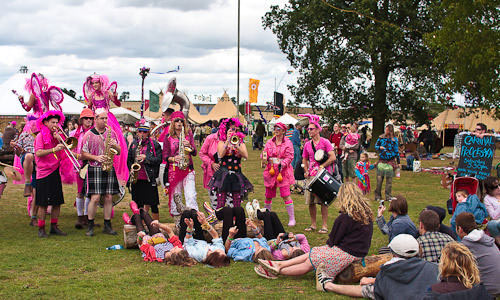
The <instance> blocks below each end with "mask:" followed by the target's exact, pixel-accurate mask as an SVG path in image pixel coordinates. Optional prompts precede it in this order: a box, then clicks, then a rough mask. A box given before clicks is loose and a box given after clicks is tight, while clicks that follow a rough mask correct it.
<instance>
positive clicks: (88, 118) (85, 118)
mask: <svg viewBox="0 0 500 300" xmlns="http://www.w3.org/2000/svg"><path fill="white" fill-rule="evenodd" d="M82 119H84V120H93V119H94V118H92V117H83V118H82Z"/></svg>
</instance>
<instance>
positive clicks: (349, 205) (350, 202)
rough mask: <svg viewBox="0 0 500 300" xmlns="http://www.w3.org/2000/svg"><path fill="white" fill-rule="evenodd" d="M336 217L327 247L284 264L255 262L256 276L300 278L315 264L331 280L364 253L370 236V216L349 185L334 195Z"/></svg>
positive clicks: (358, 193)
mask: <svg viewBox="0 0 500 300" xmlns="http://www.w3.org/2000/svg"><path fill="white" fill-rule="evenodd" d="M337 204H338V205H339V210H340V214H339V216H338V217H337V219H336V220H335V223H334V224H333V227H332V230H331V232H330V235H329V238H328V241H327V242H326V243H327V244H326V245H325V246H321V247H314V248H312V249H311V251H310V252H309V253H306V254H303V255H301V256H298V257H295V258H293V259H290V260H285V261H269V260H262V259H261V260H259V264H260V265H261V266H262V268H256V269H255V271H256V272H257V274H258V275H259V276H262V277H265V278H271V279H274V278H276V277H277V275H279V274H281V275H288V276H298V275H304V274H306V273H308V272H310V271H312V270H313V269H315V268H317V267H318V265H320V264H324V265H325V267H326V268H325V272H326V274H328V276H329V277H330V278H335V276H337V275H338V274H339V273H340V272H341V271H342V270H344V269H345V268H346V267H347V266H348V265H350V264H351V263H352V262H354V261H356V260H360V259H361V258H362V257H364V256H366V255H367V254H368V250H369V249H370V244H371V240H372V234H373V214H372V210H371V208H370V205H369V204H368V200H367V199H366V198H365V196H364V195H363V193H362V192H361V190H360V189H359V188H358V187H357V185H356V184H355V183H353V182H348V183H345V184H343V185H342V186H341V187H340V189H339V193H338V197H337Z"/></svg>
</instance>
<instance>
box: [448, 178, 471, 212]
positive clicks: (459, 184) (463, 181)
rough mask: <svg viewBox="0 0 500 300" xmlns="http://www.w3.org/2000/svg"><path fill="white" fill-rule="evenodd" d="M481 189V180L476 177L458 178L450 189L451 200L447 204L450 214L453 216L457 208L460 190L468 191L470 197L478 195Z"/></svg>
mask: <svg viewBox="0 0 500 300" xmlns="http://www.w3.org/2000/svg"><path fill="white" fill-rule="evenodd" d="M478 188H479V180H477V179H476V178H474V177H456V178H455V179H454V180H453V183H452V185H451V189H450V199H449V200H448V202H447V208H448V213H449V214H450V215H452V214H453V213H454V212H455V207H456V206H457V199H456V195H455V194H456V192H457V191H458V190H466V191H467V192H468V193H469V195H477V191H478Z"/></svg>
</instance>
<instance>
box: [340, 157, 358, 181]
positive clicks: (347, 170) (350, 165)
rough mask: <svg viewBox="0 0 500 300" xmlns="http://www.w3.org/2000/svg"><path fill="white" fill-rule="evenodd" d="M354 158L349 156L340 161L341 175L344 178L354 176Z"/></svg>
mask: <svg viewBox="0 0 500 300" xmlns="http://www.w3.org/2000/svg"><path fill="white" fill-rule="evenodd" d="M355 168H356V159H354V158H352V159H351V158H350V159H348V160H344V161H342V175H344V178H354V177H356V171H355Z"/></svg>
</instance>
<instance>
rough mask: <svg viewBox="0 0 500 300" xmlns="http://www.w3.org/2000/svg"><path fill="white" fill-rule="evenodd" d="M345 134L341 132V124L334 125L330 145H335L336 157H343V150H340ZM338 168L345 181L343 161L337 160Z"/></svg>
mask: <svg viewBox="0 0 500 300" xmlns="http://www.w3.org/2000/svg"><path fill="white" fill-rule="evenodd" d="M343 136H344V134H343V133H342V132H340V125H339V123H335V124H334V125H333V132H332V134H330V138H329V140H330V143H332V145H333V151H334V152H335V156H336V157H341V156H342V149H340V140H341V139H342V137H343ZM335 162H336V165H337V168H338V170H339V174H340V175H341V176H342V180H344V174H343V173H342V160H341V159H337V160H336V161H335Z"/></svg>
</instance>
